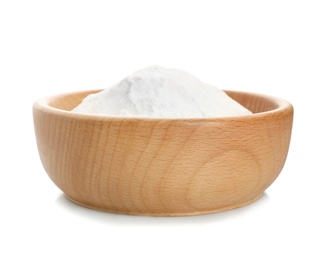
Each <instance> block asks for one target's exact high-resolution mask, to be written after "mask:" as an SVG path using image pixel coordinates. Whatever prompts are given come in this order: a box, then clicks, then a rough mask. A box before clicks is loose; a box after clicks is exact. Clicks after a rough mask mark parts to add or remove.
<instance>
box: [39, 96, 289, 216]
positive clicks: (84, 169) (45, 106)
mask: <svg viewBox="0 0 327 260" xmlns="http://www.w3.org/2000/svg"><path fill="white" fill-rule="evenodd" d="M94 92H97V91H86V92H78V93H71V94H63V95H58V96H54V97H50V98H45V99H41V100H39V101H38V102H36V103H35V104H34V107H33V108H34V109H33V114H34V125H35V134H36V140H37V145H38V149H39V154H40V158H41V161H42V163H43V166H44V169H45V171H46V172H47V173H48V175H49V177H50V178H51V179H52V181H53V182H54V183H55V184H56V185H57V186H58V187H59V188H60V189H61V190H62V191H63V192H64V193H65V195H66V196H67V197H68V198H69V199H70V200H72V201H74V202H76V203H78V204H81V205H84V206H86V207H90V208H95V209H99V210H104V211H109V212H116V213H125V214H139V215H169V216H173V215H194V214H204V213H211V212H218V211H223V210H227V209H232V208H236V207H240V206H243V205H246V204H249V203H251V202H252V201H255V200H256V199H258V198H259V197H260V196H261V195H262V193H263V192H264V190H265V189H266V188H267V187H268V186H269V185H270V184H271V183H272V182H273V181H274V180H275V179H276V178H277V176H278V174H279V173H280V172H281V170H282V168H283V165H284V162H285V159H286V156H287V152H288V148H289V143H290V137H291V130H292V120H293V108H292V106H291V104H289V103H288V102H286V101H284V100H281V99H278V98H274V97H269V96H264V95H260V94H252V93H244V92H235V91H226V92H227V93H228V95H230V96H231V97H232V98H234V99H235V100H237V101H238V102H240V103H241V104H243V105H244V106H246V107H247V108H248V109H250V110H251V111H253V112H254V113H255V114H253V115H251V116H243V117H230V118H212V119H208V118H207V119H137V118H136V119H135V118H134V119H133V118H119V117H117V118H113V117H105V116H94V115H93V116H90V115H80V114H76V113H72V112H69V110H71V109H72V108H74V107H75V106H76V105H77V104H78V103H79V102H80V101H81V100H82V99H83V98H84V97H85V96H86V95H88V94H90V93H94Z"/></svg>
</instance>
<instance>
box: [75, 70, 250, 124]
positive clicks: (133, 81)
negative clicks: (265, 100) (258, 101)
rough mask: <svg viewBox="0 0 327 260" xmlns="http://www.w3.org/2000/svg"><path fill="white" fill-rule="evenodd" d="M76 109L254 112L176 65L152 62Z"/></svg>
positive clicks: (158, 113) (138, 113) (181, 114)
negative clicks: (174, 67)
mask: <svg viewBox="0 0 327 260" xmlns="http://www.w3.org/2000/svg"><path fill="white" fill-rule="evenodd" d="M72 111H73V112H76V113H83V114H94V115H107V116H117V117H118V116H119V117H142V118H144V117H146V118H203V117H229V116H241V115H250V114H252V113H251V112H250V111H249V110H247V109H246V108H244V107H243V106H241V105H240V104H239V103H237V102H236V101H234V100H233V99H231V98H230V97H229V96H227V94H226V93H225V92H224V91H222V90H220V89H219V88H217V87H215V86H212V85H209V84H206V83H203V82H201V81H200V80H199V79H198V78H196V77H194V76H193V75H191V74H189V73H187V72H185V71H182V70H177V69H166V68H162V67H159V66H152V67H149V68H145V69H142V70H139V71H137V72H135V73H133V74H132V75H130V76H128V77H126V78H125V79H123V80H122V81H120V82H119V83H118V84H116V85H113V86H111V87H109V88H107V89H105V90H103V91H101V92H99V93H96V94H91V95H89V96H87V97H86V98H85V99H84V100H83V101H82V102H81V104H79V105H78V106H77V107H76V108H75V109H73V110H72Z"/></svg>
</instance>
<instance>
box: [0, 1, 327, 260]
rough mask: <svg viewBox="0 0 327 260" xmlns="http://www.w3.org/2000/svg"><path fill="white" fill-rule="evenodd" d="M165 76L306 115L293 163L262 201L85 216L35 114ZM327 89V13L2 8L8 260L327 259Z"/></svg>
mask: <svg viewBox="0 0 327 260" xmlns="http://www.w3.org/2000/svg"><path fill="white" fill-rule="evenodd" d="M153 64H158V65H161V66H165V67H172V68H181V69H184V70H186V71H188V72H190V73H192V74H194V75H195V76H197V77H199V78H200V79H201V80H203V81H205V82H208V83H211V84H215V85H217V86H218V87H220V88H224V89H234V90H240V91H251V92H259V93H264V94H268V95H273V96H277V97H281V98H284V99H286V100H288V101H289V102H291V103H292V104H293V105H294V108H295V118H294V128H293V135H292V141H291V147H290V150H289V155H288V159H287V161H286V164H285V167H284V169H283V171H282V173H281V175H280V176H279V178H278V179H277V180H276V181H275V182H274V184H273V185H272V186H271V187H269V188H268V189H267V191H266V193H265V195H264V196H263V197H262V198H261V199H260V200H259V201H257V202H255V203H253V204H251V205H249V206H246V207H243V208H240V209H236V210H232V211H228V212H223V213H217V214H210V215H204V216H194V217H169V218H165V217H135V216H124V215H114V214H109V213H102V212H97V211H93V210H89V209H85V208H82V207H79V206H76V205H74V204H72V203H70V202H69V201H67V200H66V199H65V198H64V197H63V195H62V193H61V192H60V190H59V189H58V188H57V187H56V186H55V185H54V184H53V183H52V182H51V181H50V179H49V178H48V176H47V175H46V173H45V171H44V170H43V168H42V165H41V162H40V160H39V157H38V152H37V148H36V144H35V138H34V129H33V120H32V104H33V102H34V101H36V100H37V99H39V98H42V97H44V96H48V95H52V94H56V93H61V92H70V91H75V90H82V89H98V88H105V87H108V86H110V85H111V84H114V83H116V82H117V81H119V80H120V79H122V78H123V77H125V76H127V75H128V74H130V73H132V72H133V71H135V70H137V69H141V68H144V67H146V66H150V65H153ZM326 86H327V2H326V1H317V0H310V1H301V0H297V1H290V0H282V1H280V0H275V1H263V0H258V1H254V0H247V1H234V0H229V1H206V0H201V1H191V0H189V1H178V0H173V1H170V0H165V1H144V0H140V1H136V0H135V1H127V0H120V1H95V0H94V1H82V0H80V1H69V0H64V1H61V0H57V1H43V0H40V1H36V0H30V1H15V0H8V1H6V0H5V1H3V0H1V1H0V87H1V92H0V111H1V127H0V131H1V134H0V142H1V143H0V155H1V157H0V160H1V161H0V163H1V164H0V165H1V166H0V206H1V209H0V210H1V212H2V213H1V215H0V240H1V243H0V259H298V258H299V257H301V259H327V252H326V251H327V249H326V244H327V236H326V234H327V225H326V221H327V213H326V212H327V211H326V206H327V203H326V199H327V192H326V190H327V189H326V186H327V177H326V175H327V167H326V160H327V157H326V145H327V138H326V133H327V128H326V123H325V121H326V112H327V110H326V97H325V94H324V93H326V90H325V91H324V89H326ZM323 91H324V93H323ZM324 247H325V248H324Z"/></svg>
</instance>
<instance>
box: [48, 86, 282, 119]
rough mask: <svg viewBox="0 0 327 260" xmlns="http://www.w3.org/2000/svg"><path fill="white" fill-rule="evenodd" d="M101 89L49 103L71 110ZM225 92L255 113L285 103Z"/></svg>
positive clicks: (58, 107) (245, 94)
mask: <svg viewBox="0 0 327 260" xmlns="http://www.w3.org/2000/svg"><path fill="white" fill-rule="evenodd" d="M99 91H101V90H91V91H90V90H89V91H82V92H75V93H68V94H63V95H60V96H56V97H54V98H50V99H49V100H48V102H47V103H48V105H49V106H51V107H54V108H57V109H61V110H66V111H70V110H72V109H73V108H75V107H76V106H77V105H78V104H79V103H80V102H81V101H82V100H83V99H84V98H85V97H86V96H88V95H89V94H94V93H97V92H99ZM225 92H226V93H227V94H228V95H229V96H230V97H231V98H232V99H234V100H235V101H237V102H238V103H240V104H242V105H243V106H244V107H246V108H247V109H249V110H250V111H252V112H253V113H262V112H266V111H270V110H274V109H277V108H279V107H280V106H282V105H283V102H282V100H280V99H278V98H274V97H270V96H266V95H262V94H256V93H248V92H239V91H231V90H225Z"/></svg>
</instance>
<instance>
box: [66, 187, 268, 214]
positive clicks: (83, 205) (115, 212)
mask: <svg viewBox="0 0 327 260" xmlns="http://www.w3.org/2000/svg"><path fill="white" fill-rule="evenodd" d="M64 195H65V197H66V198H67V199H68V200H69V201H71V202H73V203H75V204H77V205H79V206H82V207H85V208H89V209H93V210H98V211H102V212H108V213H114V214H123V215H135V216H157V217H178V216H194V215H205V214H212V213H218V212H222V211H227V210H231V209H236V208H240V207H243V206H246V205H249V204H251V203H253V202H255V201H257V200H258V199H260V198H261V197H262V195H263V193H261V194H260V195H259V196H256V197H254V198H252V199H250V200H248V201H246V202H243V203H240V204H235V205H230V206H227V207H223V208H219V209H214V210H199V211H192V212H177V213H174V212H164V213H158V212H134V211H119V210H111V209H106V208H98V207H94V206H92V205H88V204H85V203H81V202H79V201H76V200H75V199H72V198H70V197H69V196H68V195H67V194H65V193H64Z"/></svg>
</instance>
